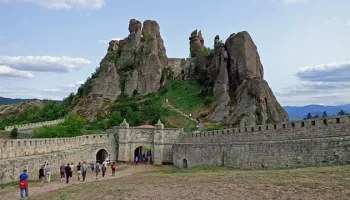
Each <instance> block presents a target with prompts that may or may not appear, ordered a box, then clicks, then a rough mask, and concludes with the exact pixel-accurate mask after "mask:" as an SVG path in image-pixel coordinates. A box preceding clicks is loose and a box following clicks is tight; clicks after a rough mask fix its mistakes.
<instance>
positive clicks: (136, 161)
mask: <svg viewBox="0 0 350 200" xmlns="http://www.w3.org/2000/svg"><path fill="white" fill-rule="evenodd" d="M138 164H139V157H138V156H135V165H138Z"/></svg>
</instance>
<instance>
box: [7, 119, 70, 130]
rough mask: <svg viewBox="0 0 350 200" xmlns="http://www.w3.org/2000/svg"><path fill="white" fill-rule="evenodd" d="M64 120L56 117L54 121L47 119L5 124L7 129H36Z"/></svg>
mask: <svg viewBox="0 0 350 200" xmlns="http://www.w3.org/2000/svg"><path fill="white" fill-rule="evenodd" d="M62 122H64V119H56V120H52V121H45V122H37V123H30V124H19V125H14V126H5V131H12V130H13V129H14V128H17V129H18V130H19V131H21V130H28V129H36V128H40V127H42V126H50V125H57V124H59V123H62Z"/></svg>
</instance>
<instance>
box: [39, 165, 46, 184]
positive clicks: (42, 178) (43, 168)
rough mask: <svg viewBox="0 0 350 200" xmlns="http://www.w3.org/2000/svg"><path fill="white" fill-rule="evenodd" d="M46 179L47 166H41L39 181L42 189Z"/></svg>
mask: <svg viewBox="0 0 350 200" xmlns="http://www.w3.org/2000/svg"><path fill="white" fill-rule="evenodd" d="M44 179H45V166H44V165H43V166H41V168H40V169H39V180H40V187H43V186H44Z"/></svg>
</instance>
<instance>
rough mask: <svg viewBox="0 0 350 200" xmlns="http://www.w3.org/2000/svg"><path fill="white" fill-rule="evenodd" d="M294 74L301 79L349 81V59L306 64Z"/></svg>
mask: <svg viewBox="0 0 350 200" xmlns="http://www.w3.org/2000/svg"><path fill="white" fill-rule="evenodd" d="M296 76H297V77H298V78H300V79H301V80H303V81H316V82H317V81H318V82H344V81H345V82H350V61H345V62H334V63H327V64H320V65H313V66H307V67H304V68H302V69H300V70H299V72H298V73H297V74H296Z"/></svg>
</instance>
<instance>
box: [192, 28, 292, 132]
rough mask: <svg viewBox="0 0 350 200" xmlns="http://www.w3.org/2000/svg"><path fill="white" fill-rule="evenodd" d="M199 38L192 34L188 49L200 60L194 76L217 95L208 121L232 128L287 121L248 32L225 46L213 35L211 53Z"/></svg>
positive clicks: (241, 33)
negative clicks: (225, 124) (219, 122)
mask: <svg viewBox="0 0 350 200" xmlns="http://www.w3.org/2000/svg"><path fill="white" fill-rule="evenodd" d="M194 34H197V35H198V36H197V37H195V36H194ZM201 38H203V37H202V33H201V32H198V33H197V30H195V31H194V32H192V33H191V37H190V49H191V51H193V54H192V56H193V57H196V58H197V59H198V60H199V62H197V65H198V67H196V68H197V69H198V70H199V72H194V73H197V74H199V76H202V77H200V78H202V79H207V80H208V84H209V87H211V88H212V91H213V93H214V95H215V96H216V101H215V105H214V110H213V112H212V113H210V114H209V116H208V117H209V119H210V120H211V121H214V122H218V121H225V122H226V123H227V124H230V125H231V126H237V125H256V124H266V123H269V122H275V121H288V114H287V113H286V112H285V110H284V109H283V108H282V106H281V105H280V104H279V103H278V101H277V99H276V97H275V96H274V94H273V92H272V91H271V89H270V87H269V85H268V83H267V82H266V81H265V80H264V70H263V66H262V64H261V61H260V57H259V53H258V51H257V47H256V45H255V44H254V42H253V40H252V38H251V37H250V35H249V33H248V32H246V31H243V32H239V33H237V34H231V35H230V37H229V38H227V40H226V42H225V43H223V42H222V41H221V40H220V37H219V36H216V37H215V38H214V49H212V50H211V51H210V50H206V48H207V47H205V46H204V41H203V39H201ZM199 41H200V42H199ZM203 76H204V77H203Z"/></svg>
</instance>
